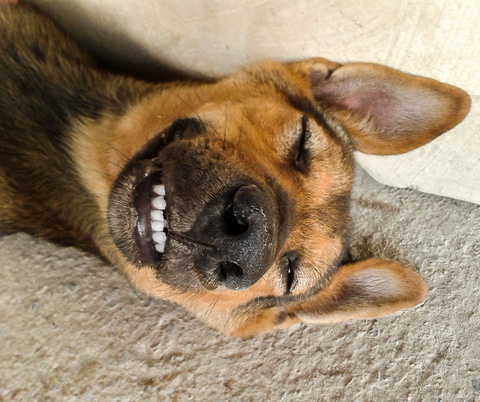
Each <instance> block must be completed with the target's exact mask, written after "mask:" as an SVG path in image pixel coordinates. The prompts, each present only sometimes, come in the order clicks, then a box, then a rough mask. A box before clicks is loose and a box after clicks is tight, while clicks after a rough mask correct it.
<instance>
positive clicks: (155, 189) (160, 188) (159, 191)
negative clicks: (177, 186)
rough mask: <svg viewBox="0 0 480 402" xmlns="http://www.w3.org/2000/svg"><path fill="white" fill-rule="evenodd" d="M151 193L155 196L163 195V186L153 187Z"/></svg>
mask: <svg viewBox="0 0 480 402" xmlns="http://www.w3.org/2000/svg"><path fill="white" fill-rule="evenodd" d="M153 192H154V193H155V194H157V195H165V186H164V185H163V184H157V185H155V186H153Z"/></svg>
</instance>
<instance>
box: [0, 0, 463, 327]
mask: <svg viewBox="0 0 480 402" xmlns="http://www.w3.org/2000/svg"><path fill="white" fill-rule="evenodd" d="M469 105H470V100H469V97H468V95H467V94H466V93H465V92H463V91H462V90H460V89H458V88H455V87H452V86H450V85H447V84H442V83H440V82H437V81H434V80H432V79H428V78H421V77H415V76H410V75H406V74H403V73H401V72H398V71H395V70H392V69H390V68H387V67H384V66H380V65H376V64H365V63H352V64H345V65H341V64H337V63H333V62H330V61H327V60H325V59H320V58H318V59H311V60H307V61H303V62H296V63H287V64H281V63H274V62H267V63H262V64H259V65H255V66H253V67H249V68H246V69H243V70H241V71H239V72H238V73H236V74H233V75H231V76H229V77H226V78H224V79H221V80H219V81H217V82H214V83H197V82H189V83H169V84H153V83H147V82H143V81H139V80H136V79H133V78H129V77H125V76H121V75H118V74H113V73H110V72H107V71H104V70H102V69H100V68H97V67H96V66H95V63H94V62H93V61H92V60H91V59H90V57H89V56H88V55H87V54H86V53H85V52H84V51H82V50H81V49H80V47H79V46H78V45H77V44H76V43H75V42H74V41H73V40H71V39H69V38H68V37H67V36H66V35H64V34H63V33H62V32H61V31H60V29H59V28H57V26H56V25H55V24H54V23H53V22H52V21H51V20H49V19H48V18H47V17H45V16H43V15H42V14H41V13H39V12H37V11H35V10H33V9H31V8H29V7H25V6H21V5H16V6H15V5H3V6H1V7H0V232H1V233H2V234H6V233H12V232H15V231H25V232H29V233H32V234H34V235H38V236H42V237H46V238H50V239H54V240H57V241H61V242H63V243H74V244H77V245H81V246H86V247H94V248H95V249H97V250H98V251H99V252H100V253H101V254H102V255H103V256H105V257H106V258H107V259H108V260H109V261H110V262H111V263H112V264H114V265H116V266H117V267H118V268H119V269H120V270H121V271H122V272H123V273H124V274H125V276H126V277H127V278H128V279H129V280H130V282H131V283H132V284H133V285H134V286H135V287H136V288H138V289H141V290H143V291H144V292H146V293H148V294H150V295H153V296H155V297H159V298H162V299H168V300H172V301H174V302H177V303H179V304H181V305H182V306H184V307H185V308H186V309H187V310H189V311H191V312H193V313H194V314H195V315H196V316H197V317H198V318H200V319H201V320H203V321H204V322H206V323H208V324H209V325H211V326H212V327H215V328H217V329H218V330H220V331H222V332H223V333H225V334H228V335H236V336H249V335H254V334H256V333H260V332H265V331H270V330H272V329H275V328H285V327H288V326H290V325H292V324H294V323H296V322H299V321H303V322H306V323H325V322H336V321H344V320H349V319H355V318H360V319H362V318H373V317H380V316H383V315H386V314H389V313H392V312H394V311H397V310H399V309H405V308H410V307H412V306H414V305H416V304H417V303H419V302H421V301H422V300H423V299H424V297H425V294H426V286H425V283H424V282H423V280H422V279H421V278H420V276H419V275H417V274H416V273H415V272H413V271H412V270H410V269H409V268H406V267H404V266H402V265H400V264H398V263H395V262H392V261H385V260H379V259H370V260H366V261H362V262H355V263H349V264H346V265H342V262H343V261H344V260H343V258H344V256H345V250H346V247H347V239H348V235H349V200H350V191H351V187H352V180H353V167H352V164H353V157H352V153H353V150H354V149H357V150H360V151H362V152H366V153H371V154H381V155H386V154H398V153H402V152H406V151H409V150H412V149H414V148H416V147H418V146H421V145H423V144H425V143H427V142H429V141H430V140H432V139H434V138H435V137H437V136H438V135H440V134H441V133H443V132H445V131H447V130H449V129H450V128H452V127H453V126H455V125H456V124H457V123H459V122H460V121H461V120H462V119H463V118H464V117H465V115H466V114H467V112H468V110H469Z"/></svg>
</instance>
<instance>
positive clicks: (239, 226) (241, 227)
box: [224, 203, 248, 269]
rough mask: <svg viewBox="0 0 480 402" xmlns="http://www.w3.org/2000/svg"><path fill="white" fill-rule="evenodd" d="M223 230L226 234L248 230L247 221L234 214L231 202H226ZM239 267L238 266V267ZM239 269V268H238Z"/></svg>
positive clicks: (235, 233) (232, 234)
mask: <svg viewBox="0 0 480 402" xmlns="http://www.w3.org/2000/svg"><path fill="white" fill-rule="evenodd" d="M224 218H225V230H226V232H227V234H228V235H230V236H235V235H240V234H242V233H245V232H246V231H247V230H248V223H247V222H246V221H245V219H243V218H241V217H238V216H236V215H235V211H234V209H233V203H230V204H228V206H227V208H226V209H225V216H224ZM239 268H240V267H239ZM240 269H241V268H240Z"/></svg>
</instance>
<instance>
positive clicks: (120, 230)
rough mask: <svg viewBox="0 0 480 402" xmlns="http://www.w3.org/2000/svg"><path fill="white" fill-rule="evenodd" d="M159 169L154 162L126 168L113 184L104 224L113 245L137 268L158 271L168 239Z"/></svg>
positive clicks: (159, 166)
mask: <svg viewBox="0 0 480 402" xmlns="http://www.w3.org/2000/svg"><path fill="white" fill-rule="evenodd" d="M165 193H166V191H165V186H164V184H163V175H162V167H161V165H160V164H158V163H156V162H155V161H154V160H142V161H137V162H136V163H132V164H130V166H127V168H126V169H125V170H124V171H123V172H122V173H121V174H120V176H119V177H118V178H117V180H116V181H115V183H114V186H113V188H112V191H111V193H110V197H109V207H108V221H109V226H110V233H111V235H112V237H113V239H114V241H115V244H116V245H117V247H118V248H119V249H120V251H121V252H122V253H123V254H124V256H125V257H126V258H127V259H128V261H129V262H130V263H132V264H133V265H135V266H137V267H143V266H152V267H158V266H159V265H160V264H161V262H162V260H163V258H164V254H165V248H166V244H167V238H168V208H167V203H166V201H165V199H166V197H165V195H166V194H165Z"/></svg>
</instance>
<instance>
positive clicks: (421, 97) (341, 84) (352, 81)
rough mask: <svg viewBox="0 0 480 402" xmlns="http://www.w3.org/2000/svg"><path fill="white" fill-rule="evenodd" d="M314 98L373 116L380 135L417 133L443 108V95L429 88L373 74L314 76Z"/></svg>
mask: <svg viewBox="0 0 480 402" xmlns="http://www.w3.org/2000/svg"><path fill="white" fill-rule="evenodd" d="M311 81H312V85H314V87H313V95H314V96H315V99H316V100H318V101H319V102H321V103H324V104H326V105H329V106H334V107H336V108H339V109H343V110H348V111H350V112H352V113H353V114H355V115H358V116H359V117H361V118H367V119H371V120H372V122H373V123H374V125H375V127H376V129H377V130H378V132H379V133H380V134H383V135H389V134H392V135H393V134H402V133H414V132H417V131H418V132H419V131H422V130H424V129H425V125H427V126H428V125H429V124H430V123H431V122H433V121H435V120H436V118H437V113H438V112H439V111H441V110H443V107H442V106H443V105H442V101H441V98H440V97H439V96H438V94H437V93H436V92H435V91H432V90H429V89H427V88H421V89H420V88H415V87H410V88H409V87H403V86H401V85H399V86H396V85H395V82H393V84H391V83H389V82H387V81H385V80H379V79H373V78H371V77H348V78H340V79H335V73H334V74H332V76H331V77H330V78H329V79H328V80H321V82H320V80H318V78H317V79H315V77H314V74H312V77H311Z"/></svg>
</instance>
